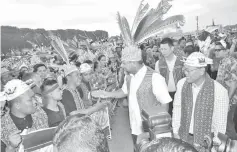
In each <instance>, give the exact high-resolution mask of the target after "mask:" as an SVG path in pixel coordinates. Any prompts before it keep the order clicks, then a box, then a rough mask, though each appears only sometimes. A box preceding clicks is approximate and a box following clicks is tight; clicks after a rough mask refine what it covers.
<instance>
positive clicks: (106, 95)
mask: <svg viewBox="0 0 237 152" xmlns="http://www.w3.org/2000/svg"><path fill="white" fill-rule="evenodd" d="M91 96H92V97H93V98H110V97H111V96H110V94H109V92H107V91H104V90H96V91H92V92H91Z"/></svg>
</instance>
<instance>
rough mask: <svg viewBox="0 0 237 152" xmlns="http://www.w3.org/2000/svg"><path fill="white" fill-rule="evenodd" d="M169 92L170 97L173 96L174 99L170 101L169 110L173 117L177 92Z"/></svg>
mask: <svg viewBox="0 0 237 152" xmlns="http://www.w3.org/2000/svg"><path fill="white" fill-rule="evenodd" d="M169 94H170V97H171V98H172V101H171V102H170V103H169V111H168V112H169V114H170V116H171V117H172V113H173V102H174V95H175V92H169Z"/></svg>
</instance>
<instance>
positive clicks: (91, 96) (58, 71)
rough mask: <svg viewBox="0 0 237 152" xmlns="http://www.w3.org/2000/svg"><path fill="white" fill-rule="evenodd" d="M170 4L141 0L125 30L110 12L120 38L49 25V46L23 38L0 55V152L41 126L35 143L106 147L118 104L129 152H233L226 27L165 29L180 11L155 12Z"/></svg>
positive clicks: (101, 150) (236, 59)
mask: <svg viewBox="0 0 237 152" xmlns="http://www.w3.org/2000/svg"><path fill="white" fill-rule="evenodd" d="M171 6H172V5H171V4H169V1H168V0H161V2H160V3H159V4H158V6H157V8H156V9H150V10H149V9H148V8H149V5H148V4H143V1H142V2H141V4H140V6H139V8H138V12H137V14H136V17H135V19H134V23H133V25H132V29H131V30H130V27H129V25H128V22H127V19H126V18H125V17H123V16H120V14H119V13H118V14H117V20H118V24H119V28H120V30H121V37H115V38H112V39H103V40H99V39H97V40H95V41H92V40H91V39H89V38H88V39H86V40H82V41H79V40H78V39H77V37H76V36H75V37H74V38H73V39H72V40H69V39H68V40H62V39H61V38H60V37H58V36H54V35H53V33H52V32H49V36H48V37H47V39H48V40H49V41H50V46H44V45H43V44H42V45H34V44H33V43H32V42H31V43H32V45H33V49H32V50H29V51H28V52H24V53H22V54H21V55H15V56H13V55H12V56H8V57H7V56H4V57H2V62H1V93H0V103H1V151H3V152H5V151H6V152H15V151H20V152H21V151H24V150H26V148H29V145H28V147H26V144H25V140H26V139H27V138H25V137H27V135H29V134H31V133H32V132H33V133H35V132H37V131H42V130H47V129H48V128H51V129H52V128H53V130H54V131H53V133H52V132H51V133H52V134H53V136H52V137H51V138H52V140H49V141H47V142H46V141H44V140H43V139H39V140H38V141H41V142H43V141H44V142H45V143H39V144H38V145H34V144H35V142H32V144H33V148H35V149H34V150H36V151H50V152H52V151H54V152H55V151H56V152H79V151H80V152H108V151H111V149H110V148H109V145H108V140H113V134H111V130H112V129H114V128H111V126H112V125H111V124H113V120H114V117H116V109H117V107H119V106H123V107H125V108H128V111H129V116H128V117H129V121H130V129H131V139H132V140H133V147H134V151H136V152H168V151H172V152H174V151H184V152H210V151H213V152H215V151H218V152H234V151H236V149H237V133H236V131H237V39H236V37H235V34H233V33H230V32H228V31H224V30H221V29H219V28H217V27H216V26H213V27H212V28H208V29H206V30H204V31H199V32H197V33H195V34H193V35H188V36H185V35H182V36H180V37H179V38H177V37H172V36H171V35H170V36H169V34H167V33H166V32H167V31H168V30H166V29H169V28H174V29H178V28H180V26H182V25H183V24H184V16H183V15H176V16H172V17H169V18H166V19H163V16H164V15H165V14H166V13H167V12H168V11H169V9H170V8H171ZM165 34H166V36H164V35H165ZM111 137H112V139H111ZM37 138H42V136H39V137H38V136H34V137H33V139H34V140H35V139H37ZM46 143H52V144H48V145H45V144H46ZM24 146H25V147H24ZM125 146H126V145H125ZM36 147H37V148H36ZM30 148H32V147H30ZM31 150H32V149H31Z"/></svg>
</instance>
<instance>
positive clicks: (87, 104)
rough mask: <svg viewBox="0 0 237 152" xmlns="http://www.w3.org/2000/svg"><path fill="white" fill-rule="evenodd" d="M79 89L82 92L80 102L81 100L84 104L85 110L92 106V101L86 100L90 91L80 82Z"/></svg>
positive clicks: (88, 87)
mask: <svg viewBox="0 0 237 152" xmlns="http://www.w3.org/2000/svg"><path fill="white" fill-rule="evenodd" d="M79 88H80V89H81V91H82V100H83V103H84V105H85V107H86V108H87V107H89V106H91V105H92V101H91V100H90V99H89V98H88V96H89V94H90V90H91V88H90V86H88V85H87V84H85V83H84V82H82V83H81V84H80V86H79ZM78 90H79V89H78Z"/></svg>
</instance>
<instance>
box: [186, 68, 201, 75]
mask: <svg viewBox="0 0 237 152" xmlns="http://www.w3.org/2000/svg"><path fill="white" fill-rule="evenodd" d="M198 69H199V68H196V69H193V70H188V69H186V68H183V72H184V73H188V74H189V73H191V72H192V71H195V70H198Z"/></svg>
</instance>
